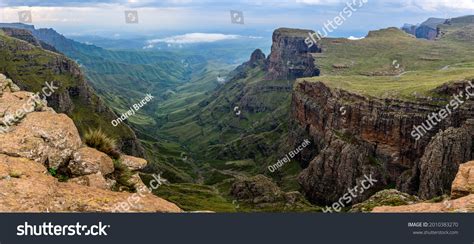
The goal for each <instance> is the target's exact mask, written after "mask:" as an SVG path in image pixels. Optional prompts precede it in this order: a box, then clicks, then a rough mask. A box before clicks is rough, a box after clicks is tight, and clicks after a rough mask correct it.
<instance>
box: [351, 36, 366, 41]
mask: <svg viewBox="0 0 474 244" xmlns="http://www.w3.org/2000/svg"><path fill="white" fill-rule="evenodd" d="M347 39H349V40H353V41H354V40H361V39H364V37H355V36H350V37H348V38H347Z"/></svg>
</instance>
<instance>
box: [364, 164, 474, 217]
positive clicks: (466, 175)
mask: <svg viewBox="0 0 474 244" xmlns="http://www.w3.org/2000/svg"><path fill="white" fill-rule="evenodd" d="M381 205H382V206H376V207H375V208H374V209H373V212H391V213H409V212H412V213H420V212H448V213H449V212H451V213H452V212H458V213H466V212H474V161H471V162H467V163H464V164H461V165H460V167H459V171H458V173H457V174H456V178H455V179H454V181H453V184H452V187H451V197H450V199H446V200H444V201H440V202H436V203H433V202H420V203H415V204H409V205H408V204H400V206H383V205H384V204H381ZM397 205H398V204H397Z"/></svg>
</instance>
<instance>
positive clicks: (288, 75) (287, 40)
mask: <svg viewBox="0 0 474 244" xmlns="http://www.w3.org/2000/svg"><path fill="white" fill-rule="evenodd" d="M310 32H311V31H310V30H298V29H287V28H280V29H277V30H275V31H274V32H273V38H272V40H273V43H272V50H271V54H270V55H269V56H268V61H267V62H268V67H267V74H266V77H265V78H266V79H267V80H294V79H296V78H300V77H310V76H317V75H319V72H320V71H319V69H318V68H316V66H315V65H314V62H315V60H314V58H313V57H312V56H311V53H317V52H321V50H320V49H319V48H318V47H317V45H314V46H312V47H311V48H308V46H307V45H306V43H305V39H306V38H307V37H308V33H310Z"/></svg>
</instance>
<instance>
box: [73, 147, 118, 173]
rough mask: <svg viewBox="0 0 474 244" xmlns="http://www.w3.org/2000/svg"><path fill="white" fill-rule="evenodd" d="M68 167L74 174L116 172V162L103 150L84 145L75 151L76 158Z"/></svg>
mask: <svg viewBox="0 0 474 244" xmlns="http://www.w3.org/2000/svg"><path fill="white" fill-rule="evenodd" d="M68 168H69V169H70V170H71V173H72V174H73V175H78V176H81V175H89V174H96V173H98V172H100V173H102V174H103V175H107V174H110V173H112V172H114V162H113V161H112V159H111V158H110V157H109V156H107V154H105V153H103V152H99V151H97V150H96V149H94V148H90V147H83V148H81V149H79V150H78V151H77V152H76V153H74V158H73V159H72V160H71V161H70V162H69V166H68Z"/></svg>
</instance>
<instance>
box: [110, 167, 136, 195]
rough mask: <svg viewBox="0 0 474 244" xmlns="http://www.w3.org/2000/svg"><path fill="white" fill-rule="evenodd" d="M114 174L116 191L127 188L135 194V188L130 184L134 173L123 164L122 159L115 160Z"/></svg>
mask: <svg viewBox="0 0 474 244" xmlns="http://www.w3.org/2000/svg"><path fill="white" fill-rule="evenodd" d="M114 168H115V170H114V172H113V173H112V174H113V178H114V179H115V180H116V181H117V184H116V188H117V189H115V190H119V188H120V187H125V188H126V189H127V191H129V192H135V191H136V189H135V186H134V184H132V183H131V182H130V179H131V178H132V172H131V171H130V169H129V168H128V167H127V166H126V165H124V164H123V163H122V161H121V160H120V159H115V160H114Z"/></svg>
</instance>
